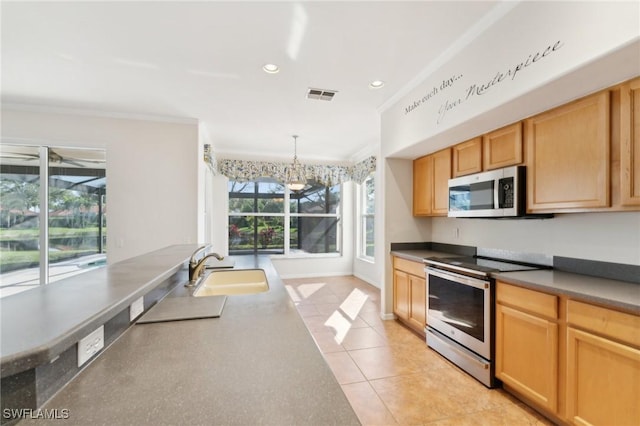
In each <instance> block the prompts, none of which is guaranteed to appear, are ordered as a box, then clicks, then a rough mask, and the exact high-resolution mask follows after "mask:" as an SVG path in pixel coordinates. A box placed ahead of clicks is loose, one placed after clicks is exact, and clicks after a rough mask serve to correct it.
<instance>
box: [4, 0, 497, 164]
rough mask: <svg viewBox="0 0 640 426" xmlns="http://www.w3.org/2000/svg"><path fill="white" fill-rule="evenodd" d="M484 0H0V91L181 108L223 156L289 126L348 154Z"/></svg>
mask: <svg viewBox="0 0 640 426" xmlns="http://www.w3.org/2000/svg"><path fill="white" fill-rule="evenodd" d="M496 4H497V2H496V1H467V2H461V1H448V2H445V1H413V2H399V1H386V2H363V1H359V2H325V1H318V2H304V1H302V2H268V1H267V2H265V1H262V2H211V1H209V2H149V1H147V2H38V3H36V2H6V1H3V2H2V5H1V7H2V10H1V14H2V28H1V31H2V33H1V36H2V40H1V41H2V52H1V54H2V102H3V103H4V104H23V105H25V104H26V105H45V106H52V107H63V108H73V109H82V110H91V111H98V112H115V113H126V114H134V115H139V114H143V115H159V116H168V117H182V118H194V119H197V120H200V121H201V122H202V123H204V124H205V126H206V129H207V131H208V133H209V137H210V140H211V143H212V144H213V146H214V149H215V151H216V152H217V153H222V154H227V155H251V156H254V157H255V156H270V157H281V158H286V157H290V156H291V155H292V151H293V139H292V137H291V135H293V134H298V135H300V137H299V139H298V156H299V157H300V158H301V159H302V160H303V161H304V160H305V159H307V160H319V159H323V160H338V161H342V160H350V159H353V158H354V156H357V155H358V154H359V153H362V152H366V150H367V147H371V146H376V144H377V143H378V141H379V135H380V120H379V108H380V107H381V106H382V105H383V104H385V102H387V101H388V100H389V99H390V98H391V97H392V96H393V95H394V94H396V93H397V92H398V91H400V90H401V89H403V87H405V86H406V85H407V84H408V83H409V82H410V81H411V80H412V79H414V78H415V77H416V76H417V75H418V74H420V72H421V71H422V70H424V69H425V68H426V67H428V66H429V64H430V62H431V61H433V60H434V59H436V58H437V57H438V56H439V55H440V54H442V53H443V52H445V51H446V49H447V48H449V47H450V46H451V45H452V44H454V42H455V41H456V40H457V39H458V38H459V37H461V36H462V35H463V34H464V33H465V31H467V30H468V29H469V28H470V27H471V26H472V25H473V24H474V23H475V22H477V21H478V20H480V19H481V18H482V16H484V15H486V14H487V13H489V11H490V10H491V9H492V8H493V7H494V6H496ZM268 62H272V63H276V64H278V65H279V66H280V68H281V71H280V72H279V73H278V74H273V75H269V74H266V73H265V72H264V71H262V66H263V65H264V64H265V63H268ZM375 79H380V80H384V81H385V82H386V85H385V86H384V87H383V88H381V89H376V90H372V89H370V88H369V87H368V84H369V82H370V81H372V80H375ZM309 87H313V88H320V89H332V90H337V91H338V93H337V94H336V96H335V98H334V100H333V101H331V102H325V101H312V100H308V99H306V97H305V95H306V91H307V89H308V88H309Z"/></svg>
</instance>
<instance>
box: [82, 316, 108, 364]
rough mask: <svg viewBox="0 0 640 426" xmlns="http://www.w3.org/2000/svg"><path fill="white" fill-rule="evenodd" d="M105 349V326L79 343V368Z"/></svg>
mask: <svg viewBox="0 0 640 426" xmlns="http://www.w3.org/2000/svg"><path fill="white" fill-rule="evenodd" d="M102 348H104V325H101V326H100V327H99V328H97V329H96V330H95V331H93V332H91V334H89V335H88V336H87V337H85V338H84V339H81V340H80V341H79V342H78V367H81V366H82V364H84V363H85V362H87V361H89V359H91V357H92V356H94V355H95V354H96V353H98V352H99V351H100V349H102Z"/></svg>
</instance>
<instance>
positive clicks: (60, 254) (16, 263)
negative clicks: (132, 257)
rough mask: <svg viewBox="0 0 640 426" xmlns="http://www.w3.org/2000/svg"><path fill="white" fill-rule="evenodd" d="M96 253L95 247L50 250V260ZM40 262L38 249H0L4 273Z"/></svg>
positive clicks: (0, 264) (0, 265) (30, 266)
mask: <svg viewBox="0 0 640 426" xmlns="http://www.w3.org/2000/svg"><path fill="white" fill-rule="evenodd" d="M95 253H96V250H95V249H93V250H86V249H85V250H64V251H50V252H49V262H50V263H56V262H62V261H63V260H69V259H74V258H76V257H80V256H86V255H89V254H95ZM39 262H40V252H39V251H38V250H28V251H27V250H25V251H0V272H3V273H4V272H9V271H15V270H18V269H25V268H33V267H36V266H38V264H39Z"/></svg>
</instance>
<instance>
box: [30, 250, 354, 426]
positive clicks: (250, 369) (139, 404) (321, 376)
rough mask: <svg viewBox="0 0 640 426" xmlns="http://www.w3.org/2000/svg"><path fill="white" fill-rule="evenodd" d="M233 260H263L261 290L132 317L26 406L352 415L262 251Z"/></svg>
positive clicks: (169, 420)
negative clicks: (57, 385) (215, 311)
mask: <svg viewBox="0 0 640 426" xmlns="http://www.w3.org/2000/svg"><path fill="white" fill-rule="evenodd" d="M235 260H236V269H247V268H263V269H264V270H265V272H266V275H267V278H268V281H269V286H270V289H269V291H267V292H264V293H257V294H250V295H236V296H228V297H227V301H226V303H225V306H224V309H223V311H222V315H221V316H220V317H219V318H206V319H192V320H182V321H170V322H157V323H148V324H136V325H133V326H132V327H130V328H129V330H127V331H126V332H125V333H123V334H122V335H121V337H120V338H118V339H117V340H116V341H115V342H114V343H113V344H111V346H109V347H108V348H106V349H105V350H104V352H103V353H102V354H101V355H100V356H98V357H97V358H95V359H94V360H93V361H92V362H91V364H90V365H88V366H87V367H86V368H85V369H84V370H82V371H81V372H80V373H79V374H78V376H77V377H75V378H74V379H73V380H72V381H71V382H69V383H68V384H67V385H66V386H65V387H64V388H63V389H62V390H61V391H60V392H58V393H57V394H56V395H55V396H54V397H52V398H51V399H49V400H48V402H46V403H45V404H44V405H43V406H42V407H41V408H40V411H39V412H36V411H34V414H37V413H42V412H44V413H48V414H51V413H55V414H60V413H62V414H64V416H65V417H66V418H65V420H64V424H69V425H72V424H77V425H85V424H109V425H112V424H138V425H142V424H154V425H160V424H167V425H175V424H193V425H198V424H202V425H204V424H238V425H247V424H251V425H258V424H267V425H268V424H273V425H283V424H296V425H304V424H308V425H318V424H322V425H332V424H335V425H338V424H339V425H349V424H359V422H358V419H357V417H356V415H355V413H354V412H353V410H352V408H351V406H350V405H349V403H348V401H347V399H346V397H345V395H344V393H343V392H342V390H341V388H340V386H339V385H338V383H337V381H336V379H335V378H334V376H333V373H332V372H331V370H330V369H329V367H328V365H327V364H326V362H325V361H324V359H323V357H322V354H321V353H320V351H319V350H318V348H317V347H316V344H315V342H314V341H313V338H312V337H311V335H310V334H309V332H308V330H307V329H306V327H305V325H304V323H303V321H302V319H301V318H300V316H299V314H298V312H297V310H296V307H295V306H294V304H293V302H292V301H291V299H290V297H289V295H288V294H287V291H286V289H285V287H284V284H283V283H282V281H281V280H280V278H279V276H278V274H277V273H276V271H275V269H274V268H273V266H272V264H271V261H270V260H269V259H268V258H266V257H254V256H241V257H237V258H235ZM159 303H162V301H161V302H159ZM22 417H23V420H21V421H20V422H19V424H21V425H23V424H24V425H28V424H38V425H42V424H44V422H43V420H42V419H41V418H38V419H36V418H32V417H33V416H31V417H30V416H22Z"/></svg>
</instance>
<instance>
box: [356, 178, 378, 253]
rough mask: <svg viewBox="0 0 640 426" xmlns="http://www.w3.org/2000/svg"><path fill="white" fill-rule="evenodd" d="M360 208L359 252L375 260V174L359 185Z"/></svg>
mask: <svg viewBox="0 0 640 426" xmlns="http://www.w3.org/2000/svg"><path fill="white" fill-rule="evenodd" d="M359 187H360V188H359V197H358V198H359V199H358V210H359V216H360V223H359V238H358V247H359V248H358V254H359V257H362V258H365V259H370V260H373V258H374V253H375V239H374V237H375V234H374V222H375V219H374V218H375V205H376V198H375V197H376V192H375V179H374V176H373V174H370V175H369V177H367V179H366V180H365V181H364V182H363V183H362V184H361V185H359Z"/></svg>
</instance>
